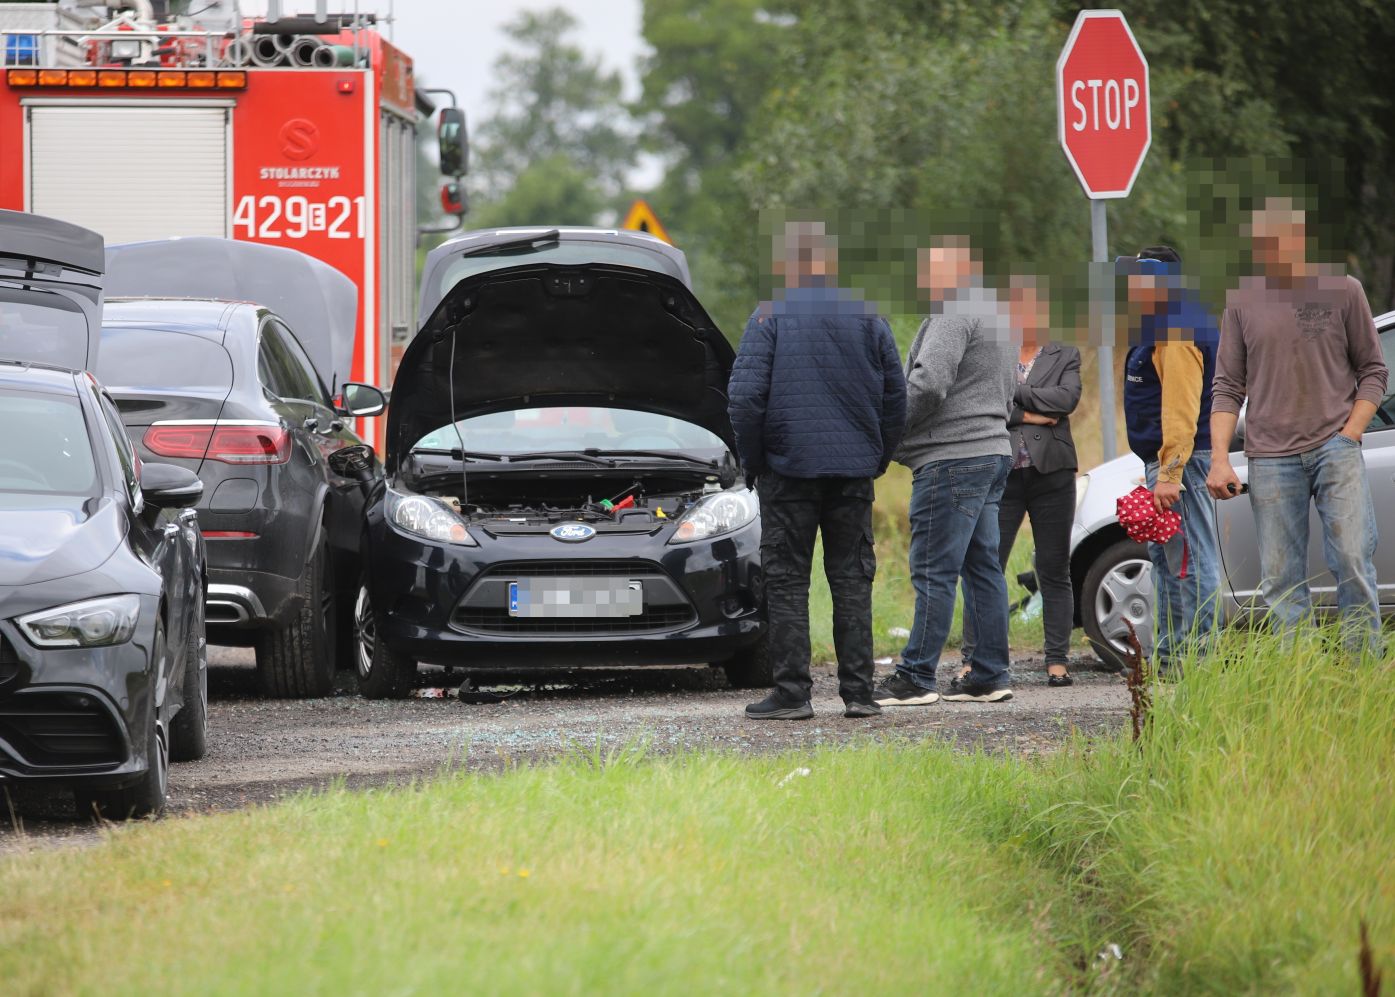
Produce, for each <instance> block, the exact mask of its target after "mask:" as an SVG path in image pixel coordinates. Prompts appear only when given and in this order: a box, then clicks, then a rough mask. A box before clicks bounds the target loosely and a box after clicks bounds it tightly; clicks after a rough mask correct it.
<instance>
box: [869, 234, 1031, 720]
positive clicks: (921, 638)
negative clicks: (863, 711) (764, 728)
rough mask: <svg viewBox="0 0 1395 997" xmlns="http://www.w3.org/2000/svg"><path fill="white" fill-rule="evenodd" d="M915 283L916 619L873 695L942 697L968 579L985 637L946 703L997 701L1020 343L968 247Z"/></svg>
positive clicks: (1003, 657)
mask: <svg viewBox="0 0 1395 997" xmlns="http://www.w3.org/2000/svg"><path fill="white" fill-rule="evenodd" d="M917 282H918V283H919V285H920V287H921V288H922V290H924V291H925V292H926V293H927V294H928V297H929V299H930V304H931V315H930V317H929V318H927V319H926V320H925V321H924V322H923V323H922V324H921V327H920V331H919V332H917V333H916V337H915V341H914V342H913V343H912V344H911V352H910V355H909V356H908V358H907V361H906V391H907V397H906V408H907V411H906V432H905V435H904V436H903V437H902V440H901V447H900V449H899V450H898V451H897V453H896V460H897V462H898V463H901V464H904V465H906V466H907V467H909V468H910V469H911V471H912V472H913V473H914V480H913V485H912V490H911V510H910V511H911V554H910V560H911V584H912V585H913V586H914V587H915V596H916V598H915V620H914V623H913V625H912V627H911V636H910V639H909V640H908V641H907V642H906V648H905V650H904V651H903V652H902V655H901V663H900V664H899V665H898V666H897V668H896V672H895V674H893V675H892V676H891V677H890V678H888V679H886V680H884V681H883V682H882V683H881V684H880V685H879V686H878V687H877V690H876V692H875V693H874V699H875V700H876V701H877V702H878V703H879V704H880V705H882V706H925V705H928V704H930V703H934V702H935V701H936V700H938V699H939V698H940V697H939V693H938V692H937V691H936V683H935V668H936V665H938V663H939V660H940V652H941V651H943V649H944V644H945V640H946V638H948V636H949V630H950V626H951V624H952V622H953V618H954V597H955V589H956V587H957V584H958V581H959V577H960V575H962V576H963V578H964V597H965V612H967V613H971V614H972V616H973V619H974V623H975V627H976V637H977V640H976V643H975V646H974V650H973V654H972V655H971V657H970V659H969V662H968V663H969V666H970V670H969V671H968V673H966V674H965V675H963V676H962V677H956V678H955V679H953V680H952V681H951V682H950V690H949V692H947V693H946V694H945V697H944V698H945V699H947V700H951V701H973V702H982V703H996V702H1000V701H1002V700H1005V699H1011V698H1012V689H1011V688H1010V687H1009V685H1008V682H1009V677H1008V594H1007V580H1006V578H1005V577H1004V575H1003V571H1002V568H1001V567H1000V566H999V564H998V502H999V500H1000V499H1001V498H1002V495H1003V486H1004V485H1005V484H1006V482H1007V476H1008V471H1009V470H1010V469H1011V467H1012V446H1011V443H1010V442H1009V438H1008V429H1007V420H1008V415H1009V414H1010V412H1011V410H1012V398H1013V389H1014V387H1015V386H1016V378H1015V374H1014V369H1013V368H1014V363H1015V361H1016V358H1017V347H1016V345H1015V344H1014V341H1013V335H1012V328H1011V324H1010V321H1009V318H1008V314H1007V309H1005V308H1004V307H1003V306H1002V305H1001V304H1000V303H999V301H998V298H997V295H996V294H994V293H993V292H992V291H990V290H988V289H986V288H985V287H984V286H983V281H982V267H981V265H980V263H979V261H978V260H977V258H976V257H975V254H974V252H973V250H972V249H971V248H970V246H969V244H968V242H967V241H966V240H963V239H958V238H945V239H940V240H937V241H936V242H934V243H932V244H931V246H930V248H929V249H925V250H922V251H921V253H920V254H919V258H918V260H917Z"/></svg>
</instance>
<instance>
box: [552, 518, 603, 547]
mask: <svg viewBox="0 0 1395 997" xmlns="http://www.w3.org/2000/svg"><path fill="white" fill-rule="evenodd" d="M550 532H551V533H552V536H553V538H554V539H556V540H561V541H562V542H563V543H569V544H579V543H581V542H582V541H583V540H590V539H591V538H592V537H594V536H595V535H596V531H595V529H593V528H592V527H590V526H587V525H586V524H585V523H563V524H562V525H561V526H554V527H553V528H552V530H551V531H550Z"/></svg>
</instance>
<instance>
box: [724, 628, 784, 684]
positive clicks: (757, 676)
mask: <svg viewBox="0 0 1395 997" xmlns="http://www.w3.org/2000/svg"><path fill="white" fill-rule="evenodd" d="M722 670H723V671H724V672H726V673H727V681H728V682H729V683H731V686H732V688H734V689H769V688H770V687H771V686H773V685H774V684H775V665H774V662H772V661H771V660H770V638H769V635H768V633H763V634H761V637H760V640H758V641H756V642H755V643H754V644H750V645H747V646H746V647H743V648H742V649H741V650H740V651H738V652H737V653H736V654H734V655H732V656H731V657H730V658H728V659H727V660H726V661H724V662H722Z"/></svg>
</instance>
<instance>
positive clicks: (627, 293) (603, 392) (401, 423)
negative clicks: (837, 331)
mask: <svg viewBox="0 0 1395 997" xmlns="http://www.w3.org/2000/svg"><path fill="white" fill-rule="evenodd" d="M452 343H453V344H454V351H455V360H454V372H455V378H454V387H455V399H454V404H455V418H456V419H464V418H466V417H468V416H474V415H483V414H485V413H488V412H500V411H504V410H506V409H513V408H528V407H535V406H547V405H602V406H611V407H619V408H632V409H638V410H640V411H646V412H657V413H659V414H661V415H668V416H673V417H674V418H678V419H683V420H685V421H687V422H690V423H693V424H694V425H698V426H702V427H703V428H704V429H707V430H709V431H710V432H712V433H715V434H716V435H717V436H719V437H720V438H721V439H722V440H723V441H724V442H725V443H726V444H727V446H728V447H734V445H735V444H734V442H733V438H732V432H731V422H730V421H729V420H728V418H727V380H728V378H729V377H730V375H731V365H732V361H733V359H734V357H735V354H734V353H733V352H732V348H731V344H729V343H728V342H727V341H726V338H725V337H724V336H723V335H722V333H721V332H720V331H719V330H718V329H717V326H716V323H714V322H713V321H712V319H711V318H709V317H708V315H707V312H706V311H704V310H703V307H702V305H700V304H698V301H697V298H695V297H694V296H693V293H692V291H690V290H688V288H687V287H685V286H684V285H683V283H682V282H681V281H679V280H677V279H675V278H673V277H670V276H668V275H666V274H661V273H658V272H655V271H649V270H640V269H637V268H634V267H625V266H618V265H614V264H599V263H596V264H585V265H580V266H571V265H565V266H564V265H556V264H551V265H550V264H539V263H535V264H532V265H528V266H518V267H510V268H508V269H503V270H492V271H489V272H486V273H481V274H476V275H474V276H472V277H467V278H466V279H465V280H463V281H461V282H460V283H458V284H456V285H455V286H454V287H452V288H451V290H450V292H449V293H448V294H447V295H446V296H445V297H444V298H443V299H442V300H441V302H440V304H439V305H437V306H436V310H435V311H434V312H432V314H431V316H430V318H428V319H427V320H426V321H425V322H424V323H423V324H422V328H421V332H419V333H418V334H417V336H416V338H414V339H413V340H412V341H411V343H410V344H408V346H407V350H406V352H405V353H404V354H403V355H402V362H401V364H400V366H399V367H398V368H397V377H396V378H395V379H394V381H393V385H392V405H391V407H390V408H389V410H388V431H387V454H386V457H387V460H386V463H387V466H388V468H389V470H391V469H393V468H395V467H396V466H397V461H398V458H399V457H400V456H401V455H405V454H406V453H407V451H408V450H410V449H411V447H412V445H413V444H414V443H416V441H417V440H419V439H421V438H422V437H423V436H425V435H426V434H427V433H429V432H431V431H432V430H433V429H438V428H440V427H441V426H447V425H450V422H451V378H450V370H451V366H452V364H451V349H452Z"/></svg>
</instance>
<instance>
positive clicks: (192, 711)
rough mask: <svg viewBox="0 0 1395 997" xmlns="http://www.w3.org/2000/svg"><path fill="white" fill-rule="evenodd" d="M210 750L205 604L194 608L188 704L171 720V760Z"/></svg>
mask: <svg viewBox="0 0 1395 997" xmlns="http://www.w3.org/2000/svg"><path fill="white" fill-rule="evenodd" d="M207 751H208V635H207V633H206V632H205V629H204V619H203V603H199V605H198V608H197V609H195V610H194V621H193V624H192V625H191V626H190V627H189V641H188V647H187V649H186V651H185V656H184V705H183V706H181V707H180V708H179V712H178V713H176V714H175V715H174V720H173V721H172V722H171V723H170V760H171V761H175V762H196V761H198V760H199V759H200V758H202V757H203V756H204V754H205V753H206V752H207Z"/></svg>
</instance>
